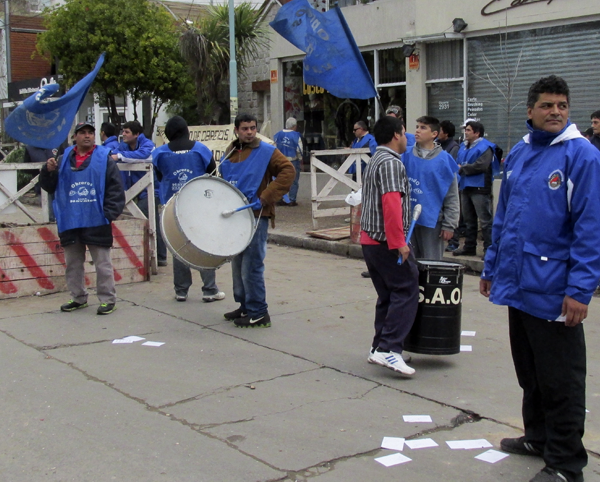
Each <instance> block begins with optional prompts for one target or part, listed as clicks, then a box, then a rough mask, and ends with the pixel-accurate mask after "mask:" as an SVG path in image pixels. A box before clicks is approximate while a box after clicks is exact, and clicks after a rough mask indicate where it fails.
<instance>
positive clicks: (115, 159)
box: [110, 154, 119, 161]
mask: <svg viewBox="0 0 600 482" xmlns="http://www.w3.org/2000/svg"><path fill="white" fill-rule="evenodd" d="M110 158H111V159H112V160H113V161H118V160H119V156H117V155H116V154H112V155H111V156H110Z"/></svg>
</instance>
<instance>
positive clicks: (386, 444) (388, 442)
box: [381, 437, 404, 452]
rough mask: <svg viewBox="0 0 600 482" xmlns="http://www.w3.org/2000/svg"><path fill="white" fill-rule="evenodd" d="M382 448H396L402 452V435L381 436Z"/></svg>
mask: <svg viewBox="0 0 600 482" xmlns="http://www.w3.org/2000/svg"><path fill="white" fill-rule="evenodd" d="M381 448H382V449H390V450H398V451H400V452H402V449H403V448H404V438H402V437H383V442H381Z"/></svg>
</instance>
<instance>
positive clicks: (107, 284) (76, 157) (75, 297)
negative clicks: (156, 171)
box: [40, 122, 125, 315]
mask: <svg viewBox="0 0 600 482" xmlns="http://www.w3.org/2000/svg"><path fill="white" fill-rule="evenodd" d="M74 136H75V146H74V147H73V146H70V147H68V148H67V149H65V152H64V154H63V155H62V156H61V157H59V158H58V159H55V158H54V157H52V158H50V159H48V161H47V162H46V164H45V165H44V166H43V167H42V170H41V172H40V183H41V185H42V189H44V190H45V191H47V192H49V193H54V202H53V207H54V213H55V216H56V224H57V227H58V236H59V238H60V244H61V246H62V247H63V249H64V251H65V262H66V270H65V275H66V279H67V288H68V289H69V291H70V292H71V297H72V298H71V300H70V301H69V302H67V303H65V304H63V305H62V306H61V307H60V309H61V310H62V311H74V310H78V309H80V308H85V307H87V306H88V303H87V299H88V292H87V289H86V287H85V250H86V247H87V249H88V250H89V252H90V254H91V256H92V261H93V263H94V267H95V268H96V292H97V295H98V299H99V300H100V303H101V304H100V306H99V307H98V310H97V313H98V314H99V315H108V314H109V313H112V312H113V311H115V309H116V307H115V303H116V300H117V296H116V290H115V278H114V274H113V266H112V261H111V258H110V248H111V247H112V244H113V235H112V222H113V221H114V220H115V219H117V217H118V216H119V215H120V214H121V213H122V212H123V208H124V207H125V192H124V191H123V185H122V183H121V174H120V172H119V169H118V168H117V165H116V164H115V162H114V161H113V160H112V159H110V150H109V149H108V148H106V147H103V146H97V145H96V144H95V128H94V126H93V125H92V124H89V123H87V122H81V123H79V124H77V126H76V127H75V134H74Z"/></svg>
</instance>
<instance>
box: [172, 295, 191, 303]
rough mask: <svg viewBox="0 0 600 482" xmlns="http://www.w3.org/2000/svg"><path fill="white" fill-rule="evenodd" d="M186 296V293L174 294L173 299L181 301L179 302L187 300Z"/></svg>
mask: <svg viewBox="0 0 600 482" xmlns="http://www.w3.org/2000/svg"><path fill="white" fill-rule="evenodd" d="M187 297H188V295H187V294H185V295H175V299H176V300H177V301H181V302H183V301H187Z"/></svg>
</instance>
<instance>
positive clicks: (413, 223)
mask: <svg viewBox="0 0 600 482" xmlns="http://www.w3.org/2000/svg"><path fill="white" fill-rule="evenodd" d="M421 209H422V208H421V205H420V204H417V205H416V206H415V208H414V209H413V215H412V221H411V222H410V228H409V229H408V234H407V235H406V244H408V243H410V237H411V236H412V233H413V231H414V230H415V226H416V224H417V219H419V216H420V215H421ZM398 264H402V257H400V258H398Z"/></svg>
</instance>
